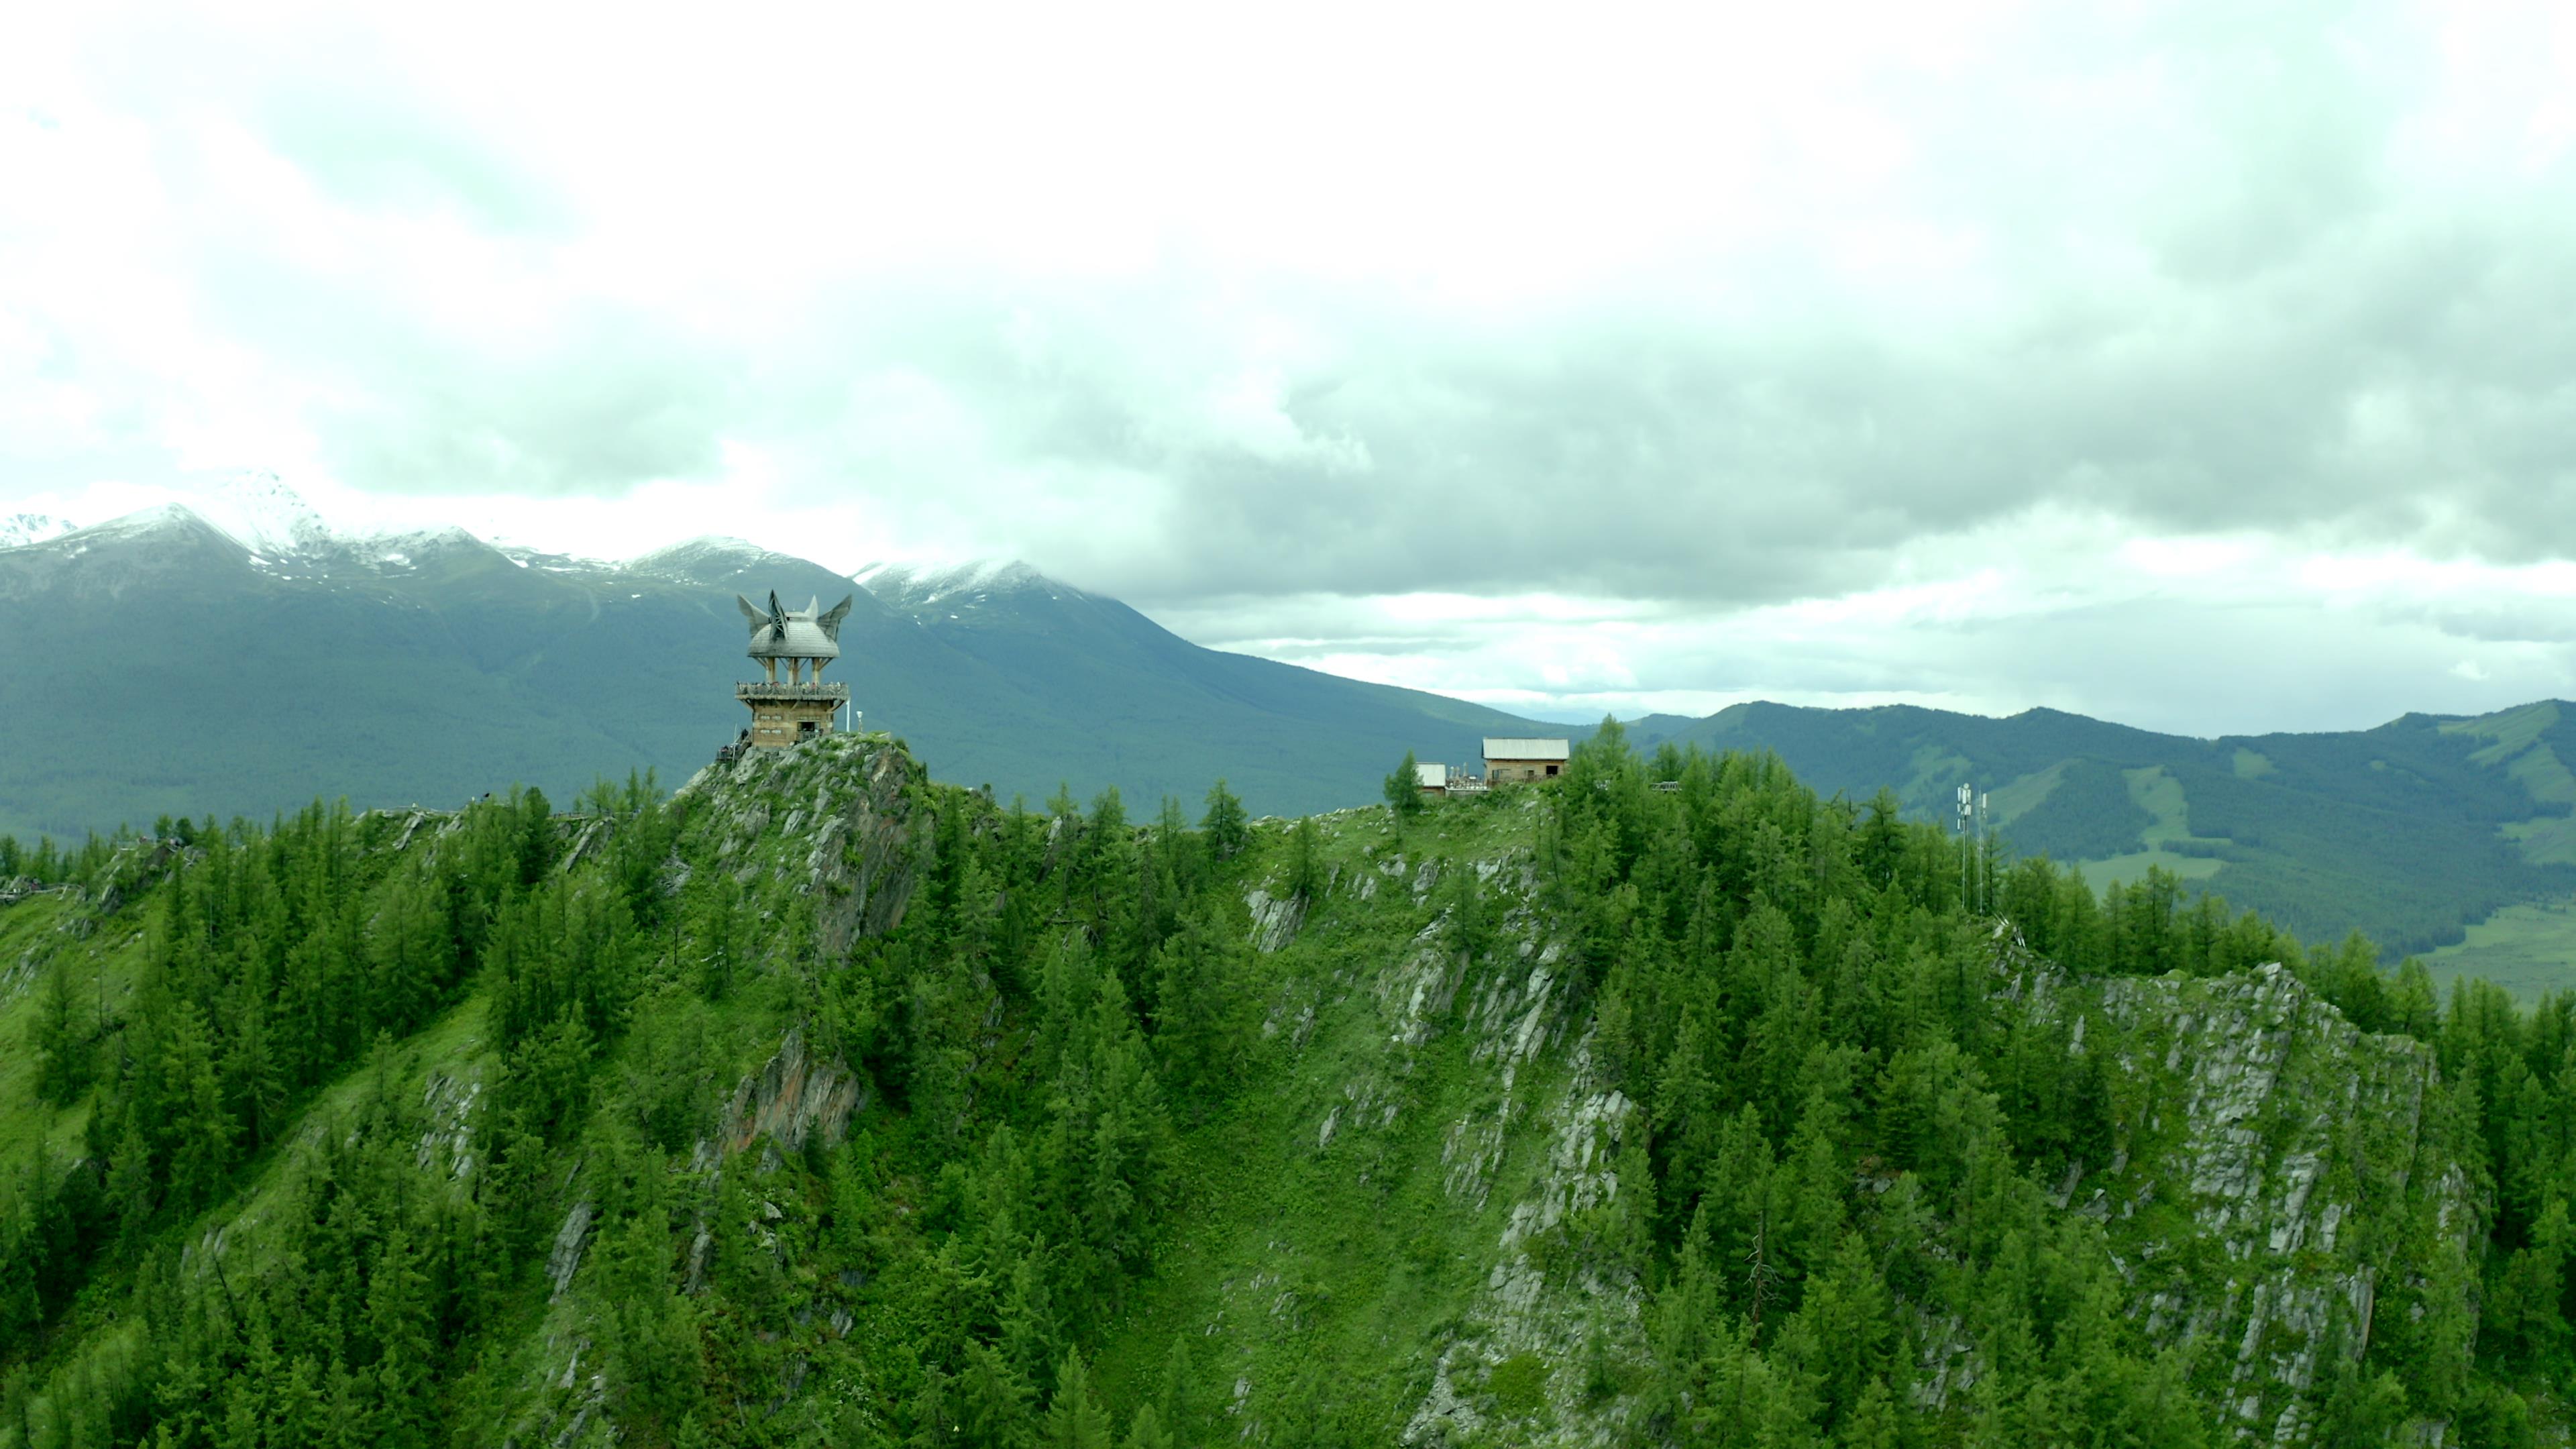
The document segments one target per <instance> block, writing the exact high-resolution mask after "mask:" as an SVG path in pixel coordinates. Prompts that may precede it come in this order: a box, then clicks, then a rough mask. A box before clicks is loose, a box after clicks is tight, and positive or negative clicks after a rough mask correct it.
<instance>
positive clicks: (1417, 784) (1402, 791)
mask: <svg viewBox="0 0 2576 1449" xmlns="http://www.w3.org/2000/svg"><path fill="white" fill-rule="evenodd" d="M1383 793H1384V794H1385V796H1386V804H1387V808H1388V809H1390V810H1392V811H1394V812H1395V823H1396V824H1398V825H1402V824H1404V823H1405V822H1406V821H1408V820H1412V819H1414V818H1415V817H1417V816H1419V815H1421V814H1422V808H1423V801H1422V771H1421V768H1420V766H1418V765H1417V764H1416V763H1415V762H1414V758H1413V751H1411V750H1407V751H1405V752H1404V762H1403V763H1402V764H1399V765H1397V766H1396V767H1395V773H1394V774H1392V775H1389V776H1387V777H1386V786H1385V790H1384V792H1383Z"/></svg>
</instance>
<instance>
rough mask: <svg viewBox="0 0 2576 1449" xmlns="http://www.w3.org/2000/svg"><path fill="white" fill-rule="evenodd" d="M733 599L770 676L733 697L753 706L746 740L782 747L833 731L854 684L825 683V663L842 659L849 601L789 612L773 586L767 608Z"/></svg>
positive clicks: (764, 746)
mask: <svg viewBox="0 0 2576 1449" xmlns="http://www.w3.org/2000/svg"><path fill="white" fill-rule="evenodd" d="M852 597H856V596H855V595H853V596H852ZM734 602H735V603H737V604H740V605H741V606H742V616H743V617H744V618H746V619H748V620H750V621H751V648H750V649H749V650H748V651H746V652H748V653H749V654H750V655H751V657H752V658H754V659H757V660H759V661H760V664H761V668H762V669H763V670H765V671H766V672H767V674H768V678H766V679H755V680H752V681H750V682H749V683H744V684H736V685H735V686H734V687H733V697H734V698H736V699H738V700H741V701H742V702H743V703H744V704H747V705H749V706H751V728H750V729H749V730H747V731H745V732H744V735H743V741H742V742H743V743H744V744H746V745H749V746H751V747H752V748H754V749H768V750H780V749H785V748H786V747H787V746H789V745H792V744H794V743H796V742H797V741H798V740H810V739H812V738H813V737H814V736H816V735H828V734H830V733H831V732H832V721H833V717H834V716H835V715H838V714H839V713H840V712H841V706H842V705H844V704H846V703H848V702H849V698H850V687H849V686H848V685H846V684H825V683H824V682H823V666H824V665H826V664H828V663H830V662H832V661H833V660H835V659H838V658H840V657H841V621H842V620H843V619H846V618H848V617H849V616H850V602H851V601H850V599H848V598H845V599H843V600H841V602H839V603H837V604H834V605H833V606H832V607H831V608H830V609H827V610H821V611H817V609H816V607H815V604H816V603H819V602H820V600H816V601H814V602H809V603H808V604H806V606H805V607H804V608H803V609H801V610H796V611H793V612H791V611H789V610H786V609H782V608H780V607H778V593H777V591H776V590H774V589H773V590H771V591H770V595H769V607H768V608H767V609H765V610H764V609H762V608H761V607H760V606H759V605H757V604H754V603H753V602H752V601H751V600H749V599H746V598H744V597H742V596H741V595H739V594H736V595H735V596H734ZM781 664H784V665H786V666H787V677H786V678H785V679H780V678H779V677H778V666H779V665H781ZM809 666H810V667H811V671H812V672H811V675H810V677H809V676H808V673H807V670H808V667H809ZM855 718H856V717H855V716H853V719H854V721H855Z"/></svg>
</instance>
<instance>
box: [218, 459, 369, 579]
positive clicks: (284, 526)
mask: <svg viewBox="0 0 2576 1449" xmlns="http://www.w3.org/2000/svg"><path fill="white" fill-rule="evenodd" d="M197 512H198V513H199V514H200V515H201V516H203V517H204V518H205V520H206V521H207V522H208V523H211V524H213V525H214V526H215V527H217V528H220V529H222V530H223V531H224V532H226V533H228V534H230V535H232V538H233V541H234V542H235V543H238V544H240V545H241V546H242V547H244V548H246V549H249V550H250V551H251V552H252V553H254V554H257V555H259V556H261V557H263V558H272V559H274V558H297V557H305V556H310V555H313V554H319V553H325V552H328V551H330V550H331V549H332V547H333V546H334V545H336V544H337V543H339V541H340V540H339V537H338V535H336V534H334V533H333V532H332V531H331V525H329V524H327V523H325V522H323V521H322V515H321V514H319V513H316V512H314V511H313V505H312V504H309V503H307V502H305V501H304V499H303V497H302V496H301V495H300V494H298V493H297V492H296V491H295V490H294V489H292V488H289V487H287V486H286V484H285V483H284V482H282V481H280V480H279V478H278V476H277V475H276V474H274V473H262V472H248V473H234V474H231V475H229V476H226V477H224V478H222V479H220V480H218V481H217V482H216V483H215V485H214V486H213V487H212V488H209V489H207V490H206V492H205V494H204V495H203V496H202V497H201V498H200V499H199V500H198V502H197Z"/></svg>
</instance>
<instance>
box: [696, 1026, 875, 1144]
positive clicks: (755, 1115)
mask: <svg viewBox="0 0 2576 1449" xmlns="http://www.w3.org/2000/svg"><path fill="white" fill-rule="evenodd" d="M863 1095H864V1093H863V1092H862V1089H861V1087H860V1084H859V1080H858V1078H857V1077H856V1076H855V1075H854V1074H853V1073H852V1072H851V1071H850V1069H849V1068H848V1067H847V1066H845V1065H843V1064H842V1063H840V1062H838V1061H823V1062H818V1061H815V1060H812V1059H811V1058H810V1057H808V1056H807V1054H806V1051H805V1037H804V1034H803V1033H801V1032H797V1031H792V1030H791V1031H789V1032H788V1033H787V1040H786V1041H785V1042H784V1043H782V1044H781V1045H780V1046H779V1048H778V1055H776V1056H774V1057H771V1058H770V1059H769V1063H768V1065H766V1066H764V1067H762V1068H761V1069H760V1071H759V1073H758V1074H757V1075H755V1076H750V1077H745V1078H743V1082H742V1085H741V1086H739V1087H737V1088H735V1089H734V1094H733V1100H732V1102H731V1103H729V1104H728V1105H727V1107H726V1109H725V1142H724V1146H725V1150H726V1151H727V1152H740V1151H742V1150H743V1149H745V1148H747V1147H749V1146H751V1144H752V1143H754V1142H757V1141H759V1140H760V1139H761V1138H763V1137H766V1138H768V1139H769V1140H770V1141H771V1142H774V1143H776V1144H777V1145H778V1147H779V1149H780V1150H782V1151H785V1152H802V1151H804V1150H805V1145H806V1144H807V1143H808V1142H813V1141H820V1142H822V1143H823V1144H824V1145H825V1146H832V1145H835V1144H837V1143H839V1142H840V1140H841V1139H842V1137H843V1136H844V1135H846V1134H847V1133H848V1131H849V1128H850V1114H851V1113H852V1112H855V1111H857V1110H858V1107H859V1103H860V1101H861V1099H862V1097H863Z"/></svg>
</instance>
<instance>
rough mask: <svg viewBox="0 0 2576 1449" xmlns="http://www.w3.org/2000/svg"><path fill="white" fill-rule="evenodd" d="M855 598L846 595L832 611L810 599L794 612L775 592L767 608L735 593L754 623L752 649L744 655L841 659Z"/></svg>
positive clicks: (771, 592)
mask: <svg viewBox="0 0 2576 1449" xmlns="http://www.w3.org/2000/svg"><path fill="white" fill-rule="evenodd" d="M856 597H857V596H856V595H849V596H845V597H844V598H843V599H842V600H841V602H839V603H837V604H834V605H833V606H832V607H831V608H829V609H823V608H819V607H818V605H820V603H821V602H822V601H821V600H819V599H809V600H807V601H806V604H805V607H804V608H802V609H793V610H791V609H782V608H780V607H779V606H778V591H777V590H776V589H772V590H770V591H769V607H768V608H766V609H763V608H761V607H760V606H759V605H757V604H755V603H753V602H752V601H751V600H749V599H746V598H744V597H743V596H742V595H740V594H736V595H734V600H733V601H734V602H735V603H736V604H738V605H740V606H741V608H742V616H743V618H745V619H747V620H749V621H750V622H751V647H750V648H749V649H748V650H746V651H744V652H746V653H748V654H749V655H750V656H751V657H752V658H754V659H838V658H840V657H841V621H842V620H843V619H846V618H848V617H849V616H850V603H851V600H852V599H854V598H856Z"/></svg>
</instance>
